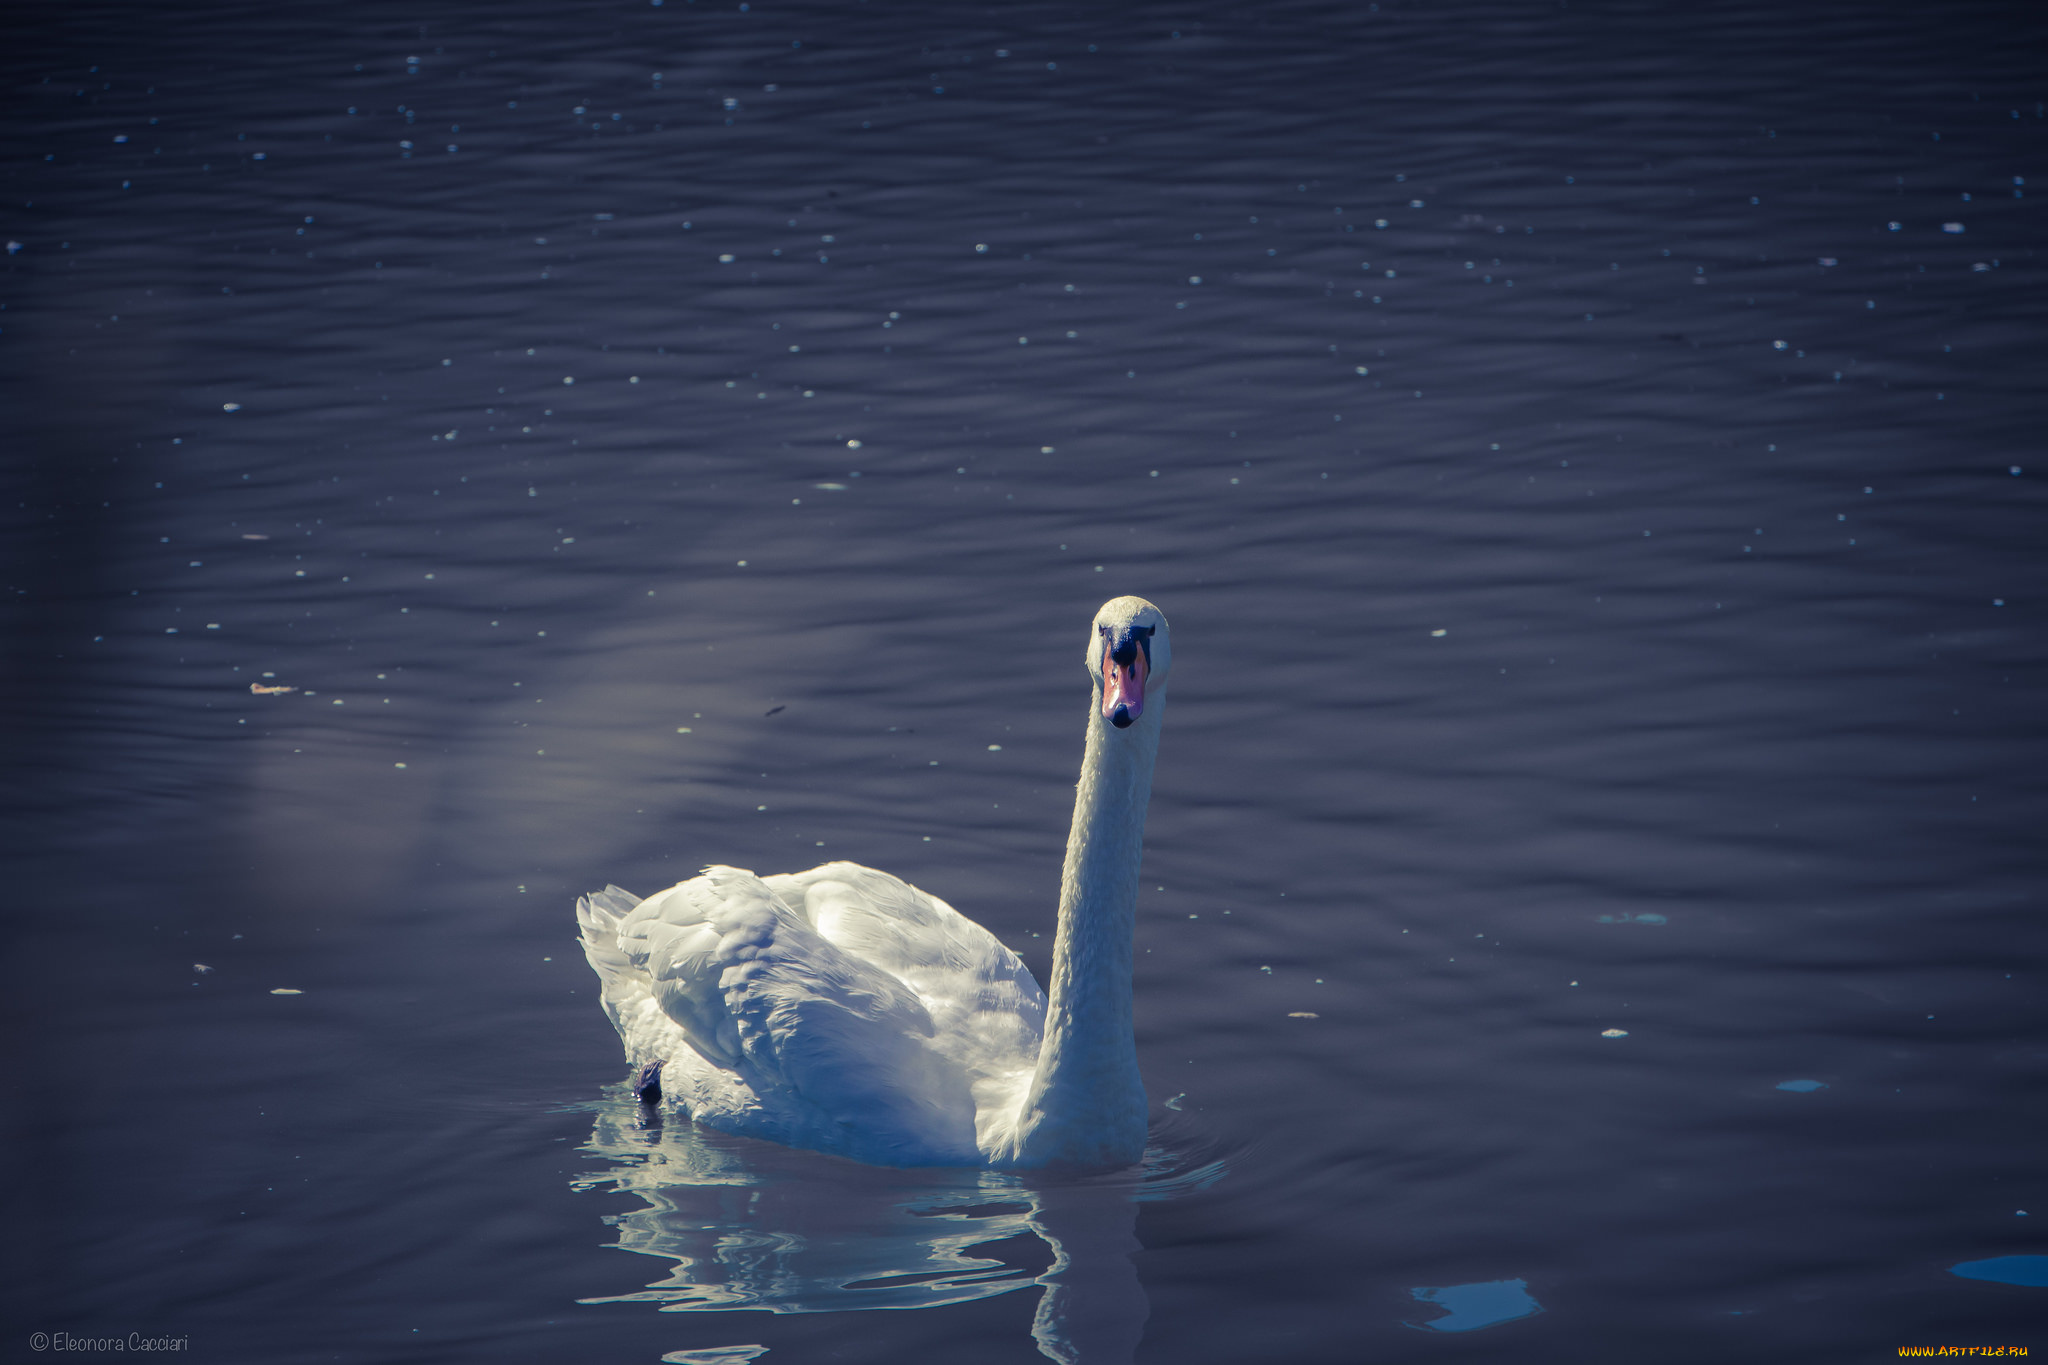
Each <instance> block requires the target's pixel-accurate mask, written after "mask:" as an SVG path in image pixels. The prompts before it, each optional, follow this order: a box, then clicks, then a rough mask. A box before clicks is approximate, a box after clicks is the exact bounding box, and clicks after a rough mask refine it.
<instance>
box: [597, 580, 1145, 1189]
mask: <svg viewBox="0 0 2048 1365" xmlns="http://www.w3.org/2000/svg"><path fill="white" fill-rule="evenodd" d="M1088 658H1089V667H1090V671H1091V672H1092V673H1094V674H1095V677H1096V680H1097V686H1098V696H1099V698H1100V704H1099V705H1091V707H1090V713H1089V723H1088V737H1087V746H1086V750H1085V754H1084V758H1083V762H1082V769H1081V779H1080V783H1079V786H1078V788H1077V790H1076V794H1075V801H1074V823H1073V829H1072V832H1071V834H1070V835H1069V838H1068V842H1067V859H1066V868H1065V873H1064V875H1063V877H1062V878H1061V884H1060V907H1059V930H1058V934H1057V937H1056V939H1055V941H1054V945H1053V967H1052V996H1051V999H1050V1001H1048V1000H1047V998H1046V996H1045V995H1044V994H1043V993H1042V992H1041V991H1040V990H1039V988H1038V983H1037V982H1035V981H1033V980H1032V978H1031V974H1030V972H1029V971H1027V970H1026V969H1025V967H1024V964H1023V962H1021V961H1020V960H1019V959H1018V957H1017V955H1016V954H1015V953H1013V952H1011V951H1010V950H1009V949H1008V948H1006V947H1004V946H1003V945H1002V944H1001V943H1000V942H998V941H997V940H996V938H995V936H994V935H993V934H991V933H989V932H988V931H987V930H986V929H983V928H982V927H981V926H980V925H978V924H976V923H974V921H972V920H970V919H968V918H967V917H966V916H964V915H961V914H960V913H959V912H958V911H956V910H954V909H953V908H952V907H951V906H949V905H947V904H946V903H945V902H944V901H942V900H939V899H938V898H937V897H935V896H930V895H927V894H925V893H924V892H922V891H919V890H918V889H917V888H916V887H913V886H911V885H909V884H908V883H906V882H904V881H901V880H899V879H898V878H895V877H892V876H890V875H889V874H888V873H886V872H877V871H875V870H873V869H872V868H866V867H861V866H859V865H858V864H855V863H844V862H841V863H827V864H825V865H824V866H822V867H816V868H812V869H811V870H810V871H808V872H798V873H791V874H786V875H782V876H773V877H756V876H755V875H754V874H753V873H751V872H747V871H743V870H741V869H739V868H731V867H709V868H706V869H705V870H704V872H703V873H702V874H701V875H699V876H696V877H693V878H691V879H690V880H689V881H686V882H683V883H681V884H680V885H677V886H673V887H670V888H669V889H668V890H666V891H663V892H660V893H658V894H656V895H653V896H650V897H648V898H647V899H646V900H644V901H636V900H635V899H634V898H633V897H632V896H631V895H629V894H627V893H626V892H623V891H620V890H618V889H617V888H616V887H614V888H610V889H608V890H606V891H603V892H600V893H598V894H596V895H593V896H587V897H585V898H584V899H583V900H582V901H580V902H579V903H578V904H577V918H578V920H579V922H580V923H581V925H582V929H583V948H584V954H585V956H586V957H588V958H589V960H590V965H591V966H592V967H593V968H594V969H595V970H596V971H597V974H598V976H599V978H600V979H601V980H602V982H603V985H604V997H603V998H604V1008H605V1012H606V1013H607V1014H608V1015H610V1016H611V1020H612V1023H613V1024H614V1025H616V1026H617V1028H618V1030H619V1037H620V1039H621V1040H622V1041H623V1042H624V1043H625V1047H626V1056H627V1060H628V1061H629V1062H630V1063H631V1064H632V1065H633V1066H634V1067H636V1068H638V1069H639V1070H640V1072H641V1074H642V1075H643V1076H649V1075H654V1074H658V1076H659V1086H660V1091H661V1093H662V1095H663V1097H664V1098H665V1099H666V1100H667V1101H669V1102H672V1103H674V1104H676V1105H678V1106H679V1107H680V1108H682V1109H683V1110H684V1111H685V1112H686V1113H687V1114H688V1115H689V1116H690V1118H692V1119H693V1120H695V1121H697V1122H699V1123H703V1124H706V1125H708V1126H710V1127H713V1128H717V1129H721V1130H723V1131H726V1132H731V1133H742V1134H746V1135H748V1136H752V1137H761V1138H767V1139H770V1140H772V1141H776V1142H782V1143H786V1144H788V1145H790V1146H795V1147H809V1148H815V1149H817V1150H819V1151H826V1152H834V1153H837V1154H839V1155H842V1156H848V1157H852V1158H854V1159H856V1160H860V1161H867V1162H872V1163H876V1164H880V1165H889V1166H917V1165H948V1166H959V1165H977V1166H1013V1167H1018V1166H1045V1165H1052V1164H1072V1165H1084V1166H1113V1165H1123V1164H1128V1163H1130V1162H1133V1161H1136V1160H1137V1159H1138V1157H1139V1156H1140V1155H1141V1154H1142V1152H1143V1150H1144V1144H1145V1119H1146V1110H1145V1092H1144V1087H1143V1085H1142V1083H1141V1081H1140V1079H1139V1076H1138V1059H1137V1048H1136V1045H1135V1043H1134V1041H1133V1038H1132V1032H1131V935H1132V927H1133V921H1134V916H1135V911H1136V905H1137V890H1138V867H1139V857H1140V852H1141V844H1142V840H1143V835H1144V829H1145V806H1146V802H1147V799H1148V797H1149V795H1150V792H1151V783H1152V763H1153V758H1154V756H1155V755H1156V753H1157V752H1158V745H1159V720H1160V713H1161V711H1162V710H1163V709H1164V706H1163V703H1164V701H1165V680H1166V672H1167V668H1168V666H1169V662H1170V661H1169V657H1168V647H1167V631H1166V620H1165V618H1164V617H1163V616H1162V615H1160V613H1159V609H1158V608H1157V607H1154V606H1152V605H1151V604H1150V603H1149V602H1145V601H1143V600H1142V599H1139V598H1135V597H1122V598H1118V599H1116V600H1115V601H1113V602H1110V603H1108V604H1106V605H1105V606H1104V607H1103V608H1102V610H1101V611H1100V612H1099V613H1097V615H1096V620H1095V626H1094V629H1093V630H1092V631H1091V632H1090V636H1089V654H1088Z"/></svg>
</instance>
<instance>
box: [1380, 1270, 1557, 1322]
mask: <svg viewBox="0 0 2048 1365" xmlns="http://www.w3.org/2000/svg"><path fill="white" fill-rule="evenodd" d="M1408 1292H1409V1293H1410V1294H1411V1295H1413V1296H1414V1298H1415V1300H1416V1301H1417V1302H1418V1303H1433V1304H1436V1305H1437V1306H1438V1307H1440V1308H1443V1309H1445V1310H1446V1311H1445V1313H1444V1316H1442V1317H1440V1318H1432V1319H1431V1320H1430V1321H1428V1322H1409V1323H1403V1324H1402V1325H1403V1326H1406V1327H1415V1328H1420V1329H1421V1330H1423V1331H1429V1332H1476V1331H1478V1330H1479V1329H1480V1328H1482V1327H1495V1326H1498V1325H1499V1324H1501V1323H1503V1322H1513V1321H1514V1320H1515V1319H1517V1318H1526V1317H1530V1316H1533V1315H1534V1314H1537V1313H1541V1312H1542V1311H1543V1305H1542V1304H1540V1303H1538V1302H1536V1300H1535V1299H1533V1298H1531V1297H1530V1296H1529V1282H1528V1281H1527V1280H1487V1281H1485V1282H1483V1283H1480V1284H1452V1285H1445V1286H1443V1287H1442V1288H1439V1289H1426V1288H1420V1289H1411V1290H1409V1291H1408Z"/></svg>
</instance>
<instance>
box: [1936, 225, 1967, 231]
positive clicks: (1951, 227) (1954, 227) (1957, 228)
mask: <svg viewBox="0 0 2048 1365" xmlns="http://www.w3.org/2000/svg"><path fill="white" fill-rule="evenodd" d="M1941 230H1942V231H1943V232H1961V231H1963V230H1964V229H1963V225H1962V224H1961V223H1943V224H1942V225H1941Z"/></svg>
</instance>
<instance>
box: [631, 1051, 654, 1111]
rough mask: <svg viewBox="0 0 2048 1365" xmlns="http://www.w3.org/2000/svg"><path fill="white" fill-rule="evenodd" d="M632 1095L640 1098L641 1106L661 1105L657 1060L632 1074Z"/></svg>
mask: <svg viewBox="0 0 2048 1365" xmlns="http://www.w3.org/2000/svg"><path fill="white" fill-rule="evenodd" d="M633 1093H634V1094H635V1095H638V1096H639V1097H640V1103H642V1104H659V1103H661V1062H660V1061H659V1060H658V1059H657V1060H655V1061H652V1062H649V1063H647V1064H646V1065H645V1066H643V1067H641V1068H640V1070H639V1071H638V1072H636V1073H635V1074H634V1076H633Z"/></svg>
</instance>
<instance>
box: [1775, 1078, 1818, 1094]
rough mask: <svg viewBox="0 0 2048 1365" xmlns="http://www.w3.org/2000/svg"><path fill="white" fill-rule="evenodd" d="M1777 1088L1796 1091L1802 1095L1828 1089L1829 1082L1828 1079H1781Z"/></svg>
mask: <svg viewBox="0 0 2048 1365" xmlns="http://www.w3.org/2000/svg"><path fill="white" fill-rule="evenodd" d="M1777 1088H1778V1089H1780V1090H1791V1091H1796V1092H1797V1093H1799V1094H1801V1095H1806V1094H1811V1093H1812V1092H1813V1091H1816V1090H1825V1089H1827V1088H1828V1083H1827V1082H1826V1081H1779V1082H1778V1087H1777Z"/></svg>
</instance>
